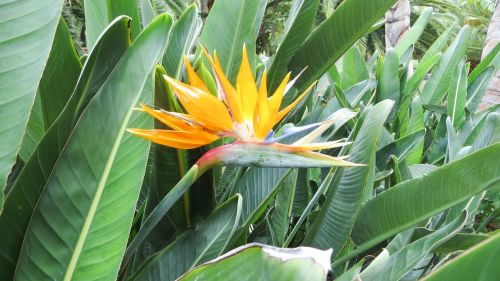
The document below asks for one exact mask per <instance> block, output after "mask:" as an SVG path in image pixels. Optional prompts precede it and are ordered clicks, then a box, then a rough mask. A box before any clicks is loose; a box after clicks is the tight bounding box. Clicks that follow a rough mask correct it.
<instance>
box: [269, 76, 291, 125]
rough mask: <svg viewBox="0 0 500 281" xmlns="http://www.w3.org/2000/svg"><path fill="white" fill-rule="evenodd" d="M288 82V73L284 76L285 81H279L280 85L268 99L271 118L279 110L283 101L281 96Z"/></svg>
mask: <svg viewBox="0 0 500 281" xmlns="http://www.w3.org/2000/svg"><path fill="white" fill-rule="evenodd" d="M288 80H290V72H289V73H288V74H287V75H286V76H285V79H283V81H281V84H280V85H279V87H278V89H276V91H275V92H274V94H273V96H272V97H270V98H269V112H270V114H271V116H274V115H276V114H277V113H278V111H279V109H280V105H281V101H282V100H283V95H284V94H285V89H286V85H287V83H288ZM273 125H274V124H273Z"/></svg>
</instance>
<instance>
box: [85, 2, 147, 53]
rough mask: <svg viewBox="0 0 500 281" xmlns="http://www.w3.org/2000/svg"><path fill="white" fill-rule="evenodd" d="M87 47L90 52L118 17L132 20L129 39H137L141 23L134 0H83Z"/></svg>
mask: <svg viewBox="0 0 500 281" xmlns="http://www.w3.org/2000/svg"><path fill="white" fill-rule="evenodd" d="M84 7H85V28H86V39H87V47H88V48H89V50H92V49H93V48H94V46H95V44H96V42H97V39H98V38H99V35H100V34H101V33H102V31H103V30H104V29H105V28H106V26H108V24H109V23H110V22H112V21H113V19H115V18H116V17H118V16H121V15H125V16H128V17H130V18H131V19H132V22H131V31H132V32H131V37H132V39H133V40H135V38H137V36H138V35H139V32H140V31H141V22H140V18H139V11H138V7H137V1H136V0H119V1H116V0H84Z"/></svg>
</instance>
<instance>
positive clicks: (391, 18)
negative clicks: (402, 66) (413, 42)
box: [385, 0, 411, 48]
mask: <svg viewBox="0 0 500 281" xmlns="http://www.w3.org/2000/svg"><path fill="white" fill-rule="evenodd" d="M410 13H411V9H410V0H399V1H398V2H397V3H396V4H395V5H394V6H393V7H392V8H391V9H389V11H387V13H385V47H386V48H390V47H394V46H396V44H397V43H398V41H399V40H400V39H401V38H402V37H403V36H404V35H405V34H406V32H408V30H409V29H410Z"/></svg>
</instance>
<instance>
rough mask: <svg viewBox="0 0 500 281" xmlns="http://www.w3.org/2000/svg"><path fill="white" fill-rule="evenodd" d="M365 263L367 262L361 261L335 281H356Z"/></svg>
mask: <svg viewBox="0 0 500 281" xmlns="http://www.w3.org/2000/svg"><path fill="white" fill-rule="evenodd" d="M364 262H365V260H364V259H362V260H361V261H359V262H358V263H357V264H355V265H353V266H352V267H351V268H350V269H349V270H348V271H346V272H344V273H343V274H342V275H340V276H339V277H338V278H336V279H335V280H336V281H353V280H356V276H357V275H358V274H359V272H360V271H361V267H362V266H363V263H364Z"/></svg>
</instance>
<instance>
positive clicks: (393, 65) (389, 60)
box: [377, 48, 401, 120]
mask: <svg viewBox="0 0 500 281" xmlns="http://www.w3.org/2000/svg"><path fill="white" fill-rule="evenodd" d="M400 84H401V83H400V81H399V58H398V54H397V52H396V50H394V49H392V48H390V49H389V50H387V53H386V55H385V58H384V65H383V67H382V73H381V75H380V77H379V78H378V85H377V100H378V101H383V100H386V99H390V100H392V101H394V107H393V108H392V111H391V114H390V115H389V120H392V119H393V117H394V115H395V114H396V112H397V110H398V108H399V100H400V95H401V94H400Z"/></svg>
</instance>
